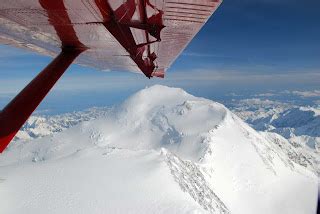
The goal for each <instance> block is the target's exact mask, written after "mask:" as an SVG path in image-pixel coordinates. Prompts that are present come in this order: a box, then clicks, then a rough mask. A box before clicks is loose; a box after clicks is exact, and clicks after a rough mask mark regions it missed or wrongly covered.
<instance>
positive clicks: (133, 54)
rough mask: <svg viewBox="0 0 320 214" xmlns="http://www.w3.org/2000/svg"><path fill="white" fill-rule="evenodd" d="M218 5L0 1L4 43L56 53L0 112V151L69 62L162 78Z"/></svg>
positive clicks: (204, 0)
mask: <svg viewBox="0 0 320 214" xmlns="http://www.w3.org/2000/svg"><path fill="white" fill-rule="evenodd" d="M220 4H221V0H82V1H73V0H72V1H71V0H70V1H69V0H34V1H26V0H14V1H12V0H2V1H1V5H0V44H8V45H12V46H16V47H20V48H26V49H29V50H31V51H35V52H38V53H40V54H44V55H49V56H56V57H55V59H54V60H53V61H52V62H51V63H50V64H49V65H48V66H47V67H46V68H45V69H44V70H43V71H42V72H41V73H39V75H38V76H37V77H35V78H34V79H33V80H32V81H31V82H30V83H29V84H28V85H27V86H26V87H25V88H24V89H23V90H22V91H21V92H20V93H19V94H18V95H17V96H16V97H15V98H14V99H13V100H12V101H11V102H10V103H9V104H8V105H7V106H6V107H5V108H4V109H3V110H2V111H0V153H1V152H2V151H3V150H4V149H5V148H6V147H7V145H8V144H9V143H10V141H11V140H12V139H13V137H14V136H15V135H16V133H17V132H18V131H19V129H20V128H21V126H22V125H23V124H24V123H25V121H26V120H27V119H28V118H29V116H30V115H31V114H32V112H33V111H34V110H35V109H36V108H37V106H38V105H39V104H40V102H41V101H42V100H43V99H44V97H45V96H46V95H47V93H48V92H49V91H50V89H51V88H52V87H53V86H54V84H55V83H56V82H57V81H58V80H59V78H60V77H61V76H62V75H63V73H64V72H65V71H66V69H67V68H68V67H69V65H70V64H71V63H73V62H74V61H75V62H76V63H78V64H81V65H86V66H92V67H95V68H98V69H101V70H110V69H111V70H121V71H124V70H126V71H131V72H137V73H141V72H142V73H144V75H145V76H147V77H148V78H151V77H161V78H163V77H164V75H165V71H166V70H167V69H168V68H169V67H170V65H171V64H172V63H173V61H174V60H175V59H176V58H177V57H178V56H179V54H180V53H181V52H182V50H183V49H184V48H185V47H186V45H187V44H188V43H189V42H190V41H191V39H192V38H193V37H194V36H195V34H196V33H197V32H198V31H199V30H200V29H201V27H202V26H203V25H204V24H205V22H206V21H207V20H208V18H209V17H210V16H211V15H212V14H213V12H214V11H215V10H216V9H217V8H218V6H219V5H220ZM79 55H80V56H79Z"/></svg>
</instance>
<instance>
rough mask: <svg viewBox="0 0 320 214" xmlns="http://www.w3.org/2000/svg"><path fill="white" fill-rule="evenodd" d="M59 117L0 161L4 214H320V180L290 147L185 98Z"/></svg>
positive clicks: (165, 93) (156, 91) (30, 127)
mask: <svg viewBox="0 0 320 214" xmlns="http://www.w3.org/2000/svg"><path fill="white" fill-rule="evenodd" d="M74 117H76V118H77V121H82V122H81V123H79V124H75V123H74V122H73V121H75V120H73V118H74ZM53 118H54V119H52V118H51V119H50V118H42V119H41V120H37V119H35V118H31V119H30V120H29V122H28V124H27V127H24V130H23V131H21V132H20V133H19V135H18V137H19V139H18V140H15V142H14V143H12V144H11V145H10V146H9V148H7V150H5V151H4V153H3V154H1V155H0V213H7V214H15V213H17V214H18V213H19V214H20V213H25V214H28V213H30V214H31V213H69V214H71V213H235V214H241V213H244V214H250V213H253V214H256V213H260V214H263V213H265V214H269V213H279V214H283V213H291V214H294V213H297V214H301V213H315V212H316V211H315V210H316V200H317V190H318V189H317V183H318V179H317V176H316V175H315V173H314V172H313V171H311V170H310V171H309V169H308V167H304V166H302V165H299V164H297V163H296V162H294V161H293V160H292V158H290V156H289V155H288V152H287V151H288V150H289V149H292V148H291V145H290V144H286V145H282V144H285V143H286V142H282V141H281V142H279V141H277V142H275V141H276V137H270V136H269V135H266V134H263V133H258V132H256V131H255V130H254V129H252V128H251V127H250V126H249V125H247V124H246V123H245V122H243V121H242V120H241V119H240V118H239V117H237V116H236V115H235V114H233V113H232V112H231V111H229V110H228V109H227V108H226V107H224V106H223V105H222V104H219V103H216V102H213V101H211V100H207V99H204V98H198V97H194V96H192V95H190V94H188V93H186V92H185V91H183V90H182V89H177V88H169V87H165V86H159V85H157V86H153V87H150V88H146V89H144V90H141V91H140V92H138V93H136V94H134V95H133V96H131V97H130V98H129V99H127V100H126V101H125V102H124V103H123V104H121V105H120V106H116V107H114V108H112V109H107V110H106V109H101V110H98V109H93V110H92V111H91V112H89V113H88V112H86V113H83V114H82V115H81V114H76V115H75V114H67V115H65V116H64V117H61V116H59V117H53ZM281 143H282V144H281ZM279 144H280V146H279Z"/></svg>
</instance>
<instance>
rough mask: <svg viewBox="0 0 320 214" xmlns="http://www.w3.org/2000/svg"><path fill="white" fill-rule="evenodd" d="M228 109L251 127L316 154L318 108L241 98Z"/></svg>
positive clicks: (319, 133)
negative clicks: (272, 133) (277, 135)
mask: <svg viewBox="0 0 320 214" xmlns="http://www.w3.org/2000/svg"><path fill="white" fill-rule="evenodd" d="M232 111H233V112H235V113H236V114H237V115H238V116H239V117H241V118H242V119H243V120H245V121H246V122H247V123H249V124H250V125H251V126H252V127H253V128H254V129H256V130H259V131H268V132H274V133H278V134H280V135H281V136H283V137H284V138H286V139H287V140H289V142H290V143H291V144H292V145H293V146H294V147H304V148H306V147H307V148H306V149H307V150H308V148H310V149H312V150H313V152H314V153H317V154H318V155H320V154H319V153H320V108H319V106H318V107H305V106H300V107H299V106H295V105H291V104H288V103H281V102H277V101H271V100H261V99H247V100H241V101H240V102H238V103H237V104H236V105H235V106H232Z"/></svg>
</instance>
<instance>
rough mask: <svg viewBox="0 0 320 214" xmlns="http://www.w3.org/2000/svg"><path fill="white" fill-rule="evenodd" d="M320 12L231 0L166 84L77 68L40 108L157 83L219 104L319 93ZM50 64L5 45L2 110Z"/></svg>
mask: <svg viewBox="0 0 320 214" xmlns="http://www.w3.org/2000/svg"><path fill="white" fill-rule="evenodd" d="M319 8H320V1H318V0H305V1H297V0H278V1H277V0H225V1H224V2H223V4H222V5H221V7H220V8H219V9H218V10H217V11H216V13H215V14H214V15H213V17H211V18H210V20H209V21H208V23H207V24H206V25H205V26H204V28H203V29H202V30H201V31H200V32H199V34H198V35H197V36H196V37H195V38H194V40H193V41H192V42H191V43H190V45H189V46H188V47H187V49H186V50H185V51H184V52H183V53H182V55H181V56H180V57H179V58H178V59H177V61H176V62H175V63H174V65H173V66H172V67H171V69H169V71H168V73H167V77H166V79H165V80H161V79H153V80H148V79H146V78H145V77H144V76H143V75H137V74H131V73H122V72H121V73H120V72H99V71H97V70H95V69H91V68H83V67H81V66H77V65H73V66H72V67H71V68H70V69H69V70H68V72H67V73H66V75H65V76H64V77H63V78H62V81H60V82H59V83H58V84H57V86H56V87H55V88H54V90H53V91H52V93H50V95H49V97H48V98H47V99H46V100H45V101H44V103H43V104H42V105H41V106H40V108H39V109H38V110H46V109H49V110H52V111H54V112H58V111H71V110H73V109H74V110H80V109H83V108H87V107H90V106H103V105H111V104H113V103H118V102H120V101H121V100H123V99H124V98H125V97H127V96H129V95H130V94H131V93H133V92H135V91H137V90H139V89H141V88H144V87H146V86H150V85H153V84H165V85H169V86H176V87H182V88H184V89H185V90H187V91H189V92H191V93H193V94H195V95H197V96H204V97H208V98H211V99H215V100H221V99H223V97H224V96H226V95H228V94H230V93H233V92H238V93H262V92H265V91H283V90H292V91H293V90H299V91H307V90H315V89H319V85H320V28H319V20H320V13H319ZM50 61H51V59H50V58H49V57H45V56H39V55H37V54H34V53H30V52H27V51H24V50H19V49H15V48H11V47H7V46H0V68H1V69H0V107H3V106H4V105H5V103H7V102H8V101H9V100H10V99H11V98H12V97H13V96H14V95H15V94H16V93H17V92H18V91H19V90H20V89H22V88H23V87H24V86H25V85H26V84H27V83H28V82H29V81H30V80H31V79H32V78H33V77H34V76H35V75H36V74H37V73H38V72H39V71H40V70H41V69H42V68H44V67H45V66H46V65H47V64H48V63H49V62H50ZM61 95H63V96H61ZM319 99H320V98H319Z"/></svg>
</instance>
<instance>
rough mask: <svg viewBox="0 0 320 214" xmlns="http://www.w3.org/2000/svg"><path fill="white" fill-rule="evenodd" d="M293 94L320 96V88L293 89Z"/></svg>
mask: <svg viewBox="0 0 320 214" xmlns="http://www.w3.org/2000/svg"><path fill="white" fill-rule="evenodd" d="M292 94H294V95H297V96H300V97H320V90H313V91H292Z"/></svg>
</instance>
